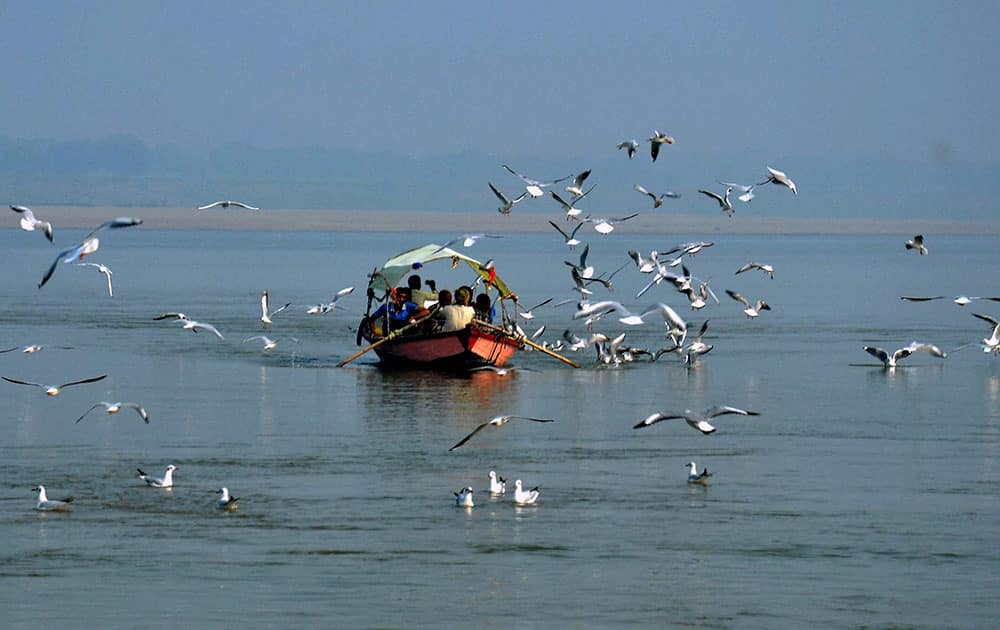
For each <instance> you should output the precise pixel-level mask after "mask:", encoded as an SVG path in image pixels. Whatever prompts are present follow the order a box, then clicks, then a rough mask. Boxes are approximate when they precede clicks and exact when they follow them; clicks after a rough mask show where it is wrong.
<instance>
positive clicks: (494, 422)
mask: <svg viewBox="0 0 1000 630" xmlns="http://www.w3.org/2000/svg"><path fill="white" fill-rule="evenodd" d="M511 420H530V421H531V422H554V420H549V419H546V418H531V417H529V416H496V417H495V418H492V419H490V420H487V421H486V422H484V423H482V424H481V425H479V426H478V427H476V428H475V429H473V430H472V433H470V434H468V435H466V436H465V437H464V438H462V439H461V440H459V441H458V443H457V444H455V446H452V447H451V448H449V449H448V450H449V451H453V450H455V449H456V448H458V447H460V446H462V445H463V444H465V443H466V442H468V441H469V440H470V439H472V436H473V435H475V434H477V433H479V432H480V431H482V430H483V429H485V428H486V427H502V426H503V425H505V424H507V423H508V422H510V421H511Z"/></svg>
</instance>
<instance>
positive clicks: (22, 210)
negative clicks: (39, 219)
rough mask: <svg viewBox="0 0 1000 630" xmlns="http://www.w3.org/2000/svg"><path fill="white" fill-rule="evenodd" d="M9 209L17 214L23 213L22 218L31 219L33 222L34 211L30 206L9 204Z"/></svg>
mask: <svg viewBox="0 0 1000 630" xmlns="http://www.w3.org/2000/svg"><path fill="white" fill-rule="evenodd" d="M10 209H11V210H13V211H14V212H17V213H19V214H23V215H24V218H26V219H27V220H28V221H31V222H32V223H34V222H35V213H34V212H32V211H31V208H29V207H27V206H11V207H10Z"/></svg>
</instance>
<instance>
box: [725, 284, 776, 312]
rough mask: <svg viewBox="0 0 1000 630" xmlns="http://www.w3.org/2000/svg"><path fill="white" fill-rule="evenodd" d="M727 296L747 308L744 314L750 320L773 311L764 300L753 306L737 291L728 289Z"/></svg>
mask: <svg viewBox="0 0 1000 630" xmlns="http://www.w3.org/2000/svg"><path fill="white" fill-rule="evenodd" d="M726 295H728V296H729V297H731V298H733V299H734V300H736V301H737V302H739V303H740V304H742V305H743V306H744V307H745V308H744V309H743V312H744V313H746V314H747V318H749V319H753V318H754V317H757V316H758V315H760V312H761V311H769V310H771V307H770V306H768V304H767V302H765V301H764V300H757V302H756V303H754V304H752V305H751V304H750V300H748V299H746V298H745V297H743V296H742V295H740V294H739V293H737V292H736V291H732V290H730V289H726Z"/></svg>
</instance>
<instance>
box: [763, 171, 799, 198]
mask: <svg viewBox="0 0 1000 630" xmlns="http://www.w3.org/2000/svg"><path fill="white" fill-rule="evenodd" d="M764 184H777V185H778V186H787V187H788V189H789V190H791V191H792V193H794V194H796V195H797V194H799V191H798V189H797V188H795V182H793V181H792V180H790V179H788V175H785V174H784V173H782V172H781V171H778V170H775V169H773V168H771V167H770V166H768V167H767V179H765V180H764V181H762V182H758V183H757V185H758V186H763V185H764Z"/></svg>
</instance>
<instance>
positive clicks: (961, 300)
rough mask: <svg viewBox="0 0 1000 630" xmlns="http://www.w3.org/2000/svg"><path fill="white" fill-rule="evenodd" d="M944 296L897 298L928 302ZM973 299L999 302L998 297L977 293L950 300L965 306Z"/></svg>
mask: <svg viewBox="0 0 1000 630" xmlns="http://www.w3.org/2000/svg"><path fill="white" fill-rule="evenodd" d="M946 297H948V296H946V295H935V296H932V297H916V296H912V295H902V296H900V298H899V299H901V300H904V301H906V302H929V301H931V300H943V299H945V298H946ZM973 300H991V301H993V302H1000V297H979V296H977V295H971V296H966V295H959V296H957V297H955V298H953V299H952V302H954V303H955V304H958V305H959V306H966V305H967V304H969V302H971V301H973Z"/></svg>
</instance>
